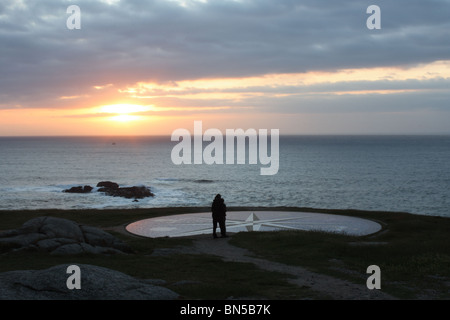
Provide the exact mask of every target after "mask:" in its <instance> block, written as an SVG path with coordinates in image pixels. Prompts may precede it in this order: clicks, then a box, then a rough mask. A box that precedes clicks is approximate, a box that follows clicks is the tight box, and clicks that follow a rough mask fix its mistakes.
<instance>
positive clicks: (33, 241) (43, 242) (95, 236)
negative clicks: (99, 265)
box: [0, 216, 131, 254]
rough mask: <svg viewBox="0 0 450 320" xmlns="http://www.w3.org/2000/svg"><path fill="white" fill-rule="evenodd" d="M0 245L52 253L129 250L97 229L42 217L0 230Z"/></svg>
mask: <svg viewBox="0 0 450 320" xmlns="http://www.w3.org/2000/svg"><path fill="white" fill-rule="evenodd" d="M0 245H2V247H4V248H12V249H15V250H38V251H46V252H50V253H52V254H79V253H94V254H99V253H105V254H111V253H130V252H131V248H130V247H129V246H128V245H127V244H126V243H124V242H123V241H121V240H119V239H118V238H116V237H114V236H113V235H111V234H110V233H108V232H105V231H103V230H101V229H99V228H94V227H90V226H84V225H79V224H78V223H76V222H74V221H71V220H67V219H62V218H55V217H45V216H44V217H38V218H34V219H31V220H29V221H27V222H25V223H24V224H23V225H22V227H21V228H19V229H16V230H9V231H4V232H0Z"/></svg>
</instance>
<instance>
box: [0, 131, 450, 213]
mask: <svg viewBox="0 0 450 320" xmlns="http://www.w3.org/2000/svg"><path fill="white" fill-rule="evenodd" d="M208 143H209V142H208ZM208 143H207V142H205V143H204V144H205V146H206V145H207V144H208ZM176 144H177V142H172V141H171V140H170V137H169V136H168V137H162V136H158V137H1V138H0V210H22V209H54V208H56V209H88V208H95V209H102V208H153V207H172V206H175V207H179V206H209V205H210V204H211V201H212V199H213V198H214V196H215V195H216V194H217V193H220V194H221V195H222V196H223V198H224V199H225V201H226V204H227V205H228V206H254V207H256V206H258V207H260V206H261V207H272V206H295V207H310V208H323V209H358V210H375V211H402V212H409V213H413V214H424V215H435V216H447V217H450V136H281V137H280V145H279V161H280V163H279V171H278V173H277V174H275V175H261V174H260V168H261V167H262V165H260V164H257V165H255V164H248V161H247V162H246V164H224V165H218V164H212V165H208V164H181V165H175V164H174V163H173V162H172V160H171V151H172V149H173V147H174V146H175V145H176ZM100 181H114V182H117V183H118V184H119V185H120V186H135V185H145V186H148V187H149V188H150V189H151V191H152V192H153V193H154V194H155V196H154V197H151V198H145V199H140V200H139V201H138V202H133V199H125V198H120V197H110V196H107V195H105V194H103V193H101V192H96V190H97V188H95V186H96V185H97V183H98V182H100ZM80 185H81V186H84V185H90V186H92V187H94V190H93V191H92V192H91V193H87V194H73V193H64V192H63V190H64V189H68V188H70V187H73V186H80Z"/></svg>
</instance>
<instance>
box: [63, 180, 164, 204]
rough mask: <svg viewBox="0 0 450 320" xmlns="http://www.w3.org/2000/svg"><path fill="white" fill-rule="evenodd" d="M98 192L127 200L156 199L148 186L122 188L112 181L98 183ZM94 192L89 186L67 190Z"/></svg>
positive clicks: (72, 191)
mask: <svg viewBox="0 0 450 320" xmlns="http://www.w3.org/2000/svg"><path fill="white" fill-rule="evenodd" d="M96 187H97V188H98V190H97V192H103V193H104V194H105V195H108V196H112V197H123V198H127V199H135V200H137V199H143V198H147V197H154V196H155V195H154V194H153V193H152V192H151V190H150V188H148V187H146V186H132V187H120V186H119V184H118V183H116V182H112V181H101V182H99V183H97V186H96ZM92 190H94V188H93V187H91V186H89V185H85V186H74V187H71V188H70V189H65V190H63V192H66V193H90V192H92Z"/></svg>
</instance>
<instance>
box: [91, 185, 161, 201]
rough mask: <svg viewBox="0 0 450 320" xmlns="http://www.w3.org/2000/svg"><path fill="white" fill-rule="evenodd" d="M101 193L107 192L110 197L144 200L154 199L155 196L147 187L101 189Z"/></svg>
mask: <svg viewBox="0 0 450 320" xmlns="http://www.w3.org/2000/svg"><path fill="white" fill-rule="evenodd" d="M98 191H99V192H105V194H107V195H108V196H113V197H124V198H128V199H133V198H134V199H143V198H147V197H153V196H154V194H153V193H152V192H151V191H150V189H149V188H147V187H145V186H134V187H123V188H101V189H99V190H98Z"/></svg>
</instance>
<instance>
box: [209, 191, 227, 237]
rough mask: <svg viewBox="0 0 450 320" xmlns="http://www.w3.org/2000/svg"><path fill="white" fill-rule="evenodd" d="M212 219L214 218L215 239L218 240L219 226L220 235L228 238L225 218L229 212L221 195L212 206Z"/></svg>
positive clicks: (217, 196) (218, 195)
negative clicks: (218, 229)
mask: <svg viewBox="0 0 450 320" xmlns="http://www.w3.org/2000/svg"><path fill="white" fill-rule="evenodd" d="M211 211H212V218H213V237H214V238H217V233H216V230H217V224H219V227H220V234H221V237H222V238H226V237H227V232H226V226H225V219H226V218H225V217H226V212H227V206H226V205H225V201H224V200H223V198H222V197H221V195H220V194H217V195H216V197H215V198H214V201H213V202H212V205H211Z"/></svg>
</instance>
